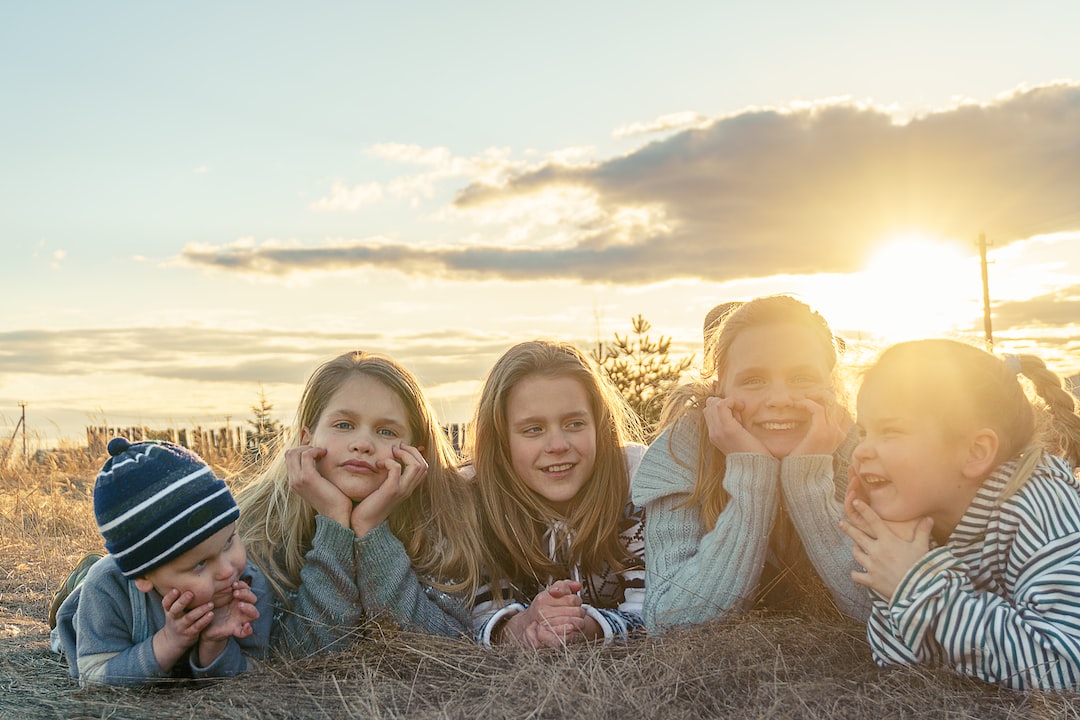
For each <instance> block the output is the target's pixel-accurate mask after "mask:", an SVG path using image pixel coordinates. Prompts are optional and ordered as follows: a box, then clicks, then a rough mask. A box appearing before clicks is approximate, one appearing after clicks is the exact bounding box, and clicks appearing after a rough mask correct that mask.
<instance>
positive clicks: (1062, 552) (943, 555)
mask: <svg viewBox="0 0 1080 720" xmlns="http://www.w3.org/2000/svg"><path fill="white" fill-rule="evenodd" d="M1020 372H1022V373H1023V374H1024V375H1026V376H1027V377H1028V379H1029V380H1031V381H1032V384H1033V386H1034V388H1035V390H1036V391H1037V392H1038V394H1039V396H1040V397H1041V398H1042V399H1043V400H1044V401H1045V403H1046V406H1047V410H1046V412H1036V411H1035V409H1034V408H1033V407H1032V404H1031V402H1030V401H1029V400H1028V398H1027V396H1026V395H1025V393H1024V389H1023V387H1022V386H1021V385H1020V383H1019V382H1018V380H1017V378H1016V374H1017V373H1020ZM1038 415H1045V416H1046V417H1045V418H1044V419H1045V420H1049V421H1050V423H1045V422H1043V420H1044V419H1041V418H1038V417H1037V416H1038ZM1040 425H1043V426H1046V425H1050V429H1051V430H1053V431H1055V435H1053V436H1052V437H1051V438H1050V440H1049V446H1048V447H1049V448H1050V449H1052V450H1053V451H1056V452H1060V453H1061V454H1062V455H1064V456H1065V458H1067V460H1066V459H1063V458H1061V457H1055V456H1054V455H1051V454H1048V453H1047V452H1046V451H1045V450H1044V445H1043V444H1042V442H1041V441H1040V437H1039V435H1040V433H1039V428H1040ZM858 427H859V435H860V440H859V443H858V445H857V446H856V448H855V452H854V454H853V456H852V482H851V488H850V490H849V493H848V500H847V505H848V515H849V517H850V518H851V519H850V522H845V523H844V528H845V531H846V532H847V533H848V535H850V536H851V538H852V539H853V540H854V541H855V549H854V558H855V560H856V562H857V563H858V564H859V565H860V566H862V568H864V570H863V571H861V572H855V573H853V578H854V579H855V581H856V582H858V583H859V584H861V585H865V586H866V587H868V588H870V589H871V591H872V593H871V594H872V597H873V613H872V615H871V617H870V621H869V624H868V630H867V636H868V638H869V640H870V646H871V649H872V651H873V656H874V660H875V661H876V662H877V663H878V664H879V665H882V666H884V665H889V664H900V665H920V664H936V665H946V666H949V667H952V668H954V669H955V670H957V671H959V672H961V673H963V674H966V675H972V676H974V677H977V678H979V679H981V680H984V681H986V682H990V683H997V684H1000V685H1004V686H1006V687H1010V688H1014V689H1019V690H1026V689H1030V688H1036V689H1043V690H1077V689H1078V688H1080V625H1078V623H1077V618H1078V617H1080V486H1078V485H1077V482H1076V480H1075V479H1074V478H1073V473H1072V469H1071V468H1070V466H1069V461H1071V462H1072V463H1076V462H1077V460H1078V459H1080V417H1078V416H1077V415H1076V413H1075V412H1074V402H1073V397H1072V396H1071V395H1069V393H1067V392H1066V391H1065V390H1063V389H1062V387H1061V382H1060V380H1058V378H1057V376H1055V375H1054V374H1053V373H1051V372H1050V371H1049V370H1047V368H1046V365H1044V364H1043V362H1042V361H1041V360H1039V359H1038V358H1036V357H1033V356H1031V355H1021V356H1019V357H1016V356H1010V357H1009V358H1007V360H1006V361H1005V362H1002V361H1001V360H999V359H998V358H996V357H994V356H993V355H991V354H990V353H987V352H984V351H982V350H980V349H978V348H975V347H972V346H969V345H965V344H963V343H960V342H956V341H952V340H923V341H916V342H908V343H902V344H900V345H895V346H893V347H892V348H890V349H888V350H886V351H885V352H884V354H882V356H881V358H880V359H879V360H878V361H877V363H876V364H875V365H874V366H873V367H872V368H871V369H870V370H869V371H868V372H867V373H866V375H865V377H864V379H863V382H862V387H861V388H860V390H859V396H858Z"/></svg>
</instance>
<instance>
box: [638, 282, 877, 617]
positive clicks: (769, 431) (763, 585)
mask: <svg viewBox="0 0 1080 720" xmlns="http://www.w3.org/2000/svg"><path fill="white" fill-rule="evenodd" d="M714 333H715V334H714V336H713V337H712V339H711V342H710V343H709V352H708V353H707V355H708V357H707V362H706V371H705V372H704V373H703V376H702V379H701V380H700V381H699V382H694V383H690V384H687V385H683V386H680V387H678V388H676V389H675V390H673V391H672V392H671V394H670V395H669V397H668V399H667V401H666V403H665V408H664V413H663V416H662V418H661V423H660V425H661V427H662V428H665V429H664V430H663V432H662V433H661V434H660V436H659V437H657V439H656V440H655V441H654V442H653V443H652V445H650V447H649V449H648V452H647V453H646V454H645V457H644V459H643V460H642V462H641V467H640V468H639V469H638V471H637V473H636V474H635V475H634V480H633V486H632V487H633V498H634V502H636V503H638V504H639V505H644V506H645V512H646V517H647V518H648V522H647V524H646V526H645V556H646V558H647V559H648V572H647V576H646V582H645V624H646V626H647V627H648V628H649V630H650V631H651V630H653V629H657V628H664V627H669V626H673V625H679V624H690V623H697V622H704V621H706V620H710V619H713V618H716V617H720V616H722V615H724V614H726V613H728V612H730V611H735V610H740V609H743V608H745V607H746V606H748V605H750V604H751V602H752V601H753V600H754V599H755V596H756V595H758V593H759V589H761V590H763V591H764V592H765V593H766V595H765V597H764V600H765V602H766V604H767V605H770V606H772V605H785V604H791V603H792V602H793V598H795V599H797V600H799V601H804V598H802V597H799V596H802V595H805V594H806V592H807V589H810V590H815V589H816V590H818V591H819V592H820V590H821V580H822V579H823V580H824V581H825V584H826V585H827V587H828V588H829V590H830V591H831V594H832V600H833V602H835V604H836V606H837V607H838V608H839V609H840V610H841V611H843V612H844V613H846V614H848V615H852V616H854V617H858V618H865V617H866V614H867V613H868V605H869V603H868V602H867V600H866V598H865V593H864V592H861V591H860V590H859V588H858V587H857V586H856V585H855V584H854V583H853V582H852V580H851V577H850V572H851V570H852V568H853V565H854V564H853V562H852V561H851V557H850V552H851V550H850V541H849V540H848V539H847V538H846V537H845V536H844V535H843V534H842V533H841V532H839V530H838V527H837V522H838V521H839V519H840V517H841V515H842V513H843V506H842V500H841V499H842V498H843V497H844V491H845V489H846V481H847V474H846V464H847V463H846V459H847V457H848V455H849V453H850V450H851V448H852V447H853V446H854V440H855V438H854V435H853V434H849V433H848V428H849V426H850V424H851V423H850V420H849V418H848V416H847V414H846V413H845V412H844V411H843V409H842V408H841V407H839V406H838V404H837V402H836V399H835V397H834V377H833V374H834V368H835V365H836V345H835V341H834V338H833V335H832V332H831V331H830V330H829V326H828V325H827V324H826V323H825V320H824V319H823V318H822V317H821V316H820V315H819V314H817V313H816V312H814V311H812V310H811V309H810V308H809V307H807V306H806V305H805V304H804V303H802V302H799V301H798V300H795V299H794V298H791V297H786V296H773V297H762V298H757V299H755V300H751V301H749V302H746V303H743V304H740V305H738V306H737V307H736V308H735V309H733V310H732V311H731V312H730V314H728V315H727V316H726V317H725V319H724V320H723V321H722V322H721V323H719V324H718V325H716V327H715V329H714ZM811 564H812V567H811ZM814 570H816V571H817V573H818V574H819V575H820V579H819V578H818V577H817V576H816V575H815V574H814V572H813V571H814ZM796 581H800V582H801V584H802V586H801V587H798V588H796V589H795V590H787V589H786V585H789V584H795V583H796ZM785 593H786V594H785Z"/></svg>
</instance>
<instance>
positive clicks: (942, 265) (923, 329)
mask: <svg viewBox="0 0 1080 720" xmlns="http://www.w3.org/2000/svg"><path fill="white" fill-rule="evenodd" d="M964 250H965V249H964V247H963V246H962V245H960V244H958V243H954V242H946V241H940V240H932V239H930V238H928V237H925V236H922V235H917V234H913V235H903V236H897V237H893V238H890V239H889V240H888V241H886V242H885V243H884V244H883V245H882V246H881V248H880V249H879V250H878V251H877V252H876V253H875V254H874V255H873V256H872V257H871V258H870V260H869V262H868V263H867V264H866V267H865V268H863V270H861V271H860V272H858V273H855V274H854V275H852V276H850V284H847V283H845V285H846V291H847V292H848V293H849V294H848V295H847V298H848V300H847V305H848V306H847V308H846V309H845V311H844V312H843V319H842V322H843V325H844V326H845V327H848V328H851V329H855V330H858V331H859V332H860V333H866V335H867V336H870V337H874V338H876V339H877V340H878V341H880V342H885V343H894V342H899V341H901V340H910V339H914V338H921V337H934V336H943V335H952V334H955V333H957V332H958V331H961V330H964V331H966V330H970V329H971V328H972V327H973V326H975V324H976V323H977V322H979V321H980V320H981V317H982V286H981V275H980V270H979V259H978V256H977V255H976V254H975V253H974V252H969V253H965V251H964ZM972 250H974V248H972Z"/></svg>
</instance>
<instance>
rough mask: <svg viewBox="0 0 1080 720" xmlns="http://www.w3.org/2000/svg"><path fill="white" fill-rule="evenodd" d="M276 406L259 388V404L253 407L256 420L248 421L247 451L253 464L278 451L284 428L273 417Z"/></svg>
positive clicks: (252, 410)
mask: <svg viewBox="0 0 1080 720" xmlns="http://www.w3.org/2000/svg"><path fill="white" fill-rule="evenodd" d="M273 411H274V404H273V403H272V402H270V401H269V400H267V399H266V390H265V389H264V388H263V387H262V386H259V402H258V404H257V405H252V406H251V412H253V413H254V414H255V417H254V419H252V420H248V421H247V422H248V425H250V426H251V430H248V432H247V451H248V455H250V456H251V460H252V461H253V462H257V461H259V460H262V459H263V458H268V457H270V456H272V455H273V454H274V452H276V451H277V447H278V443H279V442H281V436H282V433H283V432H284V428H282V425H281V423H280V422H278V421H277V420H275V419H274V417H273V414H272V413H273Z"/></svg>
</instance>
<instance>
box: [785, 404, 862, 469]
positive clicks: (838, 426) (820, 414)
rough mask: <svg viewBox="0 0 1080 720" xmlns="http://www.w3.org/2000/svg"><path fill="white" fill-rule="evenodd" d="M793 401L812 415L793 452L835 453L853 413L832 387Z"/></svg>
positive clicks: (794, 453) (805, 453)
mask: <svg viewBox="0 0 1080 720" xmlns="http://www.w3.org/2000/svg"><path fill="white" fill-rule="evenodd" d="M794 405H795V406H796V407H800V408H802V409H803V410H805V411H806V412H807V413H809V415H810V427H809V428H807V430H806V434H805V435H804V436H803V439H802V440H800V441H799V444H798V445H796V446H795V448H794V449H793V450H792V451H791V454H792V455H832V454H833V453H834V452H836V448H838V447H840V443H842V442H844V438H845V437H846V436H847V433H848V430H850V429H851V416H850V415H849V414H848V412H847V410H845V409H844V408H843V407H842V406H841V405H840V404H839V403H838V402H836V396H835V395H834V394H833V392H832V391H831V390H826V391H823V392H820V393H811V394H808V395H807V396H806V397H805V398H803V399H802V400H796V401H795V403H794Z"/></svg>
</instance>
